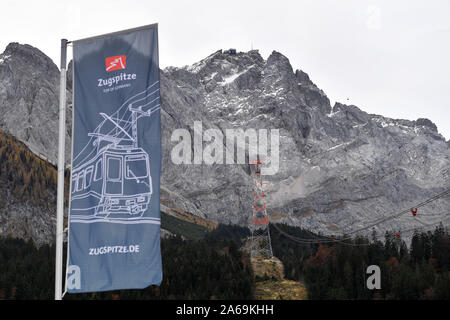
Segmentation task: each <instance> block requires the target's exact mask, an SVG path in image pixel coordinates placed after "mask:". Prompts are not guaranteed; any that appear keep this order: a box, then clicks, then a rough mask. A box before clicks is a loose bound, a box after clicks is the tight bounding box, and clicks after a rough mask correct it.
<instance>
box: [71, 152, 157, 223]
mask: <svg viewBox="0 0 450 320" xmlns="http://www.w3.org/2000/svg"><path fill="white" fill-rule="evenodd" d="M129 190H132V193H130V191H129ZM151 195H152V181H151V176H150V161H149V157H148V155H147V153H146V152H145V151H144V150H143V149H141V148H136V149H113V148H109V147H105V148H104V149H103V150H102V151H100V152H99V153H98V154H97V155H96V156H95V157H94V158H92V159H91V160H90V161H88V162H86V163H84V164H83V165H82V166H80V167H78V168H74V170H73V173H72V202H71V207H72V210H73V211H76V212H78V211H80V212H79V213H80V214H82V213H83V212H84V213H89V212H92V210H94V215H95V216H97V217H108V218H114V217H124V216H133V217H139V216H142V214H143V213H144V212H145V210H147V206H148V204H149V203H150V198H151Z"/></svg>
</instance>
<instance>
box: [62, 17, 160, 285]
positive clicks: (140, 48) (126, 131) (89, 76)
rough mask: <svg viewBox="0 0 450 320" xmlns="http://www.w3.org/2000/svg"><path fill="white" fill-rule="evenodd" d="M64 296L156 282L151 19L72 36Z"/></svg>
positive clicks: (156, 119) (155, 75)
mask: <svg viewBox="0 0 450 320" xmlns="http://www.w3.org/2000/svg"><path fill="white" fill-rule="evenodd" d="M73 70H74V74H73V84H74V89H73V90H74V111H73V150H72V172H71V186H70V216H69V246H68V248H69V251H68V266H67V270H66V271H67V272H66V290H67V292H69V293H78V292H93V291H107V290H116V289H132V288H145V287H147V286H149V285H154V284H155V285H159V284H160V283H161V280H162V270H161V251H160V207H159V183H160V172H161V119H160V102H161V101H160V92H159V88H160V85H159V65H158V28H157V25H150V26H145V27H141V28H137V29H132V30H127V31H123V32H118V33H113V34H109V35H104V36H99V37H94V38H89V39H84V40H79V41H75V42H73Z"/></svg>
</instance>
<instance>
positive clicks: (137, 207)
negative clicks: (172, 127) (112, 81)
mask: <svg viewBox="0 0 450 320" xmlns="http://www.w3.org/2000/svg"><path fill="white" fill-rule="evenodd" d="M155 84H156V83H155ZM155 84H153V85H151V86H150V87H149V88H147V89H146V90H145V91H143V92H141V93H139V94H137V95H135V96H133V97H132V98H130V99H129V100H127V101H126V103H124V104H123V105H122V106H121V107H120V108H119V109H118V110H117V111H116V112H114V113H113V114H112V115H106V114H104V113H100V115H101V116H102V117H103V118H104V120H103V121H102V122H101V123H100V124H99V125H98V126H97V128H96V129H95V130H94V131H93V132H91V133H89V134H88V135H89V136H90V137H91V140H90V142H89V143H88V144H87V145H86V146H85V148H83V150H82V151H81V152H80V153H79V154H78V155H77V156H76V157H75V160H77V162H76V165H75V166H74V167H73V169H72V180H71V183H72V185H71V202H70V206H71V219H72V221H75V220H77V221H84V222H86V223H87V222H89V221H94V220H96V219H97V220H96V221H98V219H101V218H107V219H122V220H123V219H125V220H127V219H134V218H140V217H142V216H143V215H144V213H145V211H146V210H147V208H148V207H149V204H150V200H151V196H152V193H153V189H152V177H151V171H150V159H149V158H150V157H149V155H148V153H147V152H146V151H145V150H144V149H142V148H141V147H139V144H138V135H137V127H138V119H139V118H143V117H150V116H151V115H152V114H153V113H155V112H156V111H158V110H159V109H160V104H159V89H154V90H153V89H152V87H153V86H154V85H155ZM84 153H86V154H84ZM78 159H80V160H78ZM74 219H75V220H74Z"/></svg>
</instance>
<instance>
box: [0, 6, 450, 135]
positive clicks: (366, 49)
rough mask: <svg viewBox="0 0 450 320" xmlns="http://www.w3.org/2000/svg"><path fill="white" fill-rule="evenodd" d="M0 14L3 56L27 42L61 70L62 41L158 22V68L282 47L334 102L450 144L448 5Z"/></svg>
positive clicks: (41, 9)
mask: <svg viewBox="0 0 450 320" xmlns="http://www.w3.org/2000/svg"><path fill="white" fill-rule="evenodd" d="M0 12H1V13H0V14H1V16H0V30H1V31H0V51H1V52H2V51H3V50H4V49H5V47H6V45H7V44H8V43H9V42H19V43H22V44H23V43H27V44H30V45H32V46H35V47H37V48H39V49H40V50H42V51H43V52H44V53H46V54H47V55H49V56H50V57H51V58H52V59H53V60H54V61H55V63H57V64H59V58H60V39H61V38H67V39H69V40H76V39H81V38H85V37H90V36H94V35H99V34H103V33H109V32H113V31H119V30H122V29H127V28H133V27H137V26H141V25H146V24H151V23H155V22H157V23H158V24H159V45H160V63H161V67H166V66H183V65H187V64H192V63H194V62H196V61H198V60H201V59H202V58H204V57H206V56H208V55H209V54H211V53H212V52H214V51H216V50H218V49H227V48H236V49H237V50H238V51H248V50H250V49H251V48H252V46H253V48H254V49H259V50H260V53H261V54H262V56H263V57H264V58H267V57H268V55H269V54H270V53H271V52H272V51H273V50H276V51H279V52H281V53H282V54H284V55H285V56H287V57H288V58H289V60H290V62H291V64H292V66H293V68H294V70H295V69H301V70H303V71H305V72H306V73H308V74H309V76H310V78H311V79H312V80H313V81H314V82H315V83H316V84H317V85H318V86H319V87H320V88H321V89H323V90H324V92H325V93H326V94H327V96H328V97H329V98H330V100H331V101H332V103H334V102H335V101H339V102H343V103H347V104H354V105H357V106H358V107H360V108H361V109H363V110H364V111H367V112H369V113H376V114H381V115H384V116H388V117H393V118H403V119H410V120H415V119H417V118H429V119H430V120H432V121H433V122H435V123H436V124H437V126H438V129H439V132H440V133H442V134H443V135H444V136H445V137H446V138H447V139H450V61H449V57H450V1H449V0H386V1H380V0H370V1H366V0H295V1H283V0H272V1H266V0H258V1H245V0H240V1H239V0H220V1H216V0H201V1H200V0H199V1H195V0H191V1H171V0H160V1H150V0H120V1H117V0H107V1H94V0H89V1H85V0H77V1H62V0H61V1H49V0H40V1H22V0H11V1H10V0H6V1H5V0H2V10H1V11H0ZM347 99H348V100H347Z"/></svg>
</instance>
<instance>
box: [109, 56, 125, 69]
mask: <svg viewBox="0 0 450 320" xmlns="http://www.w3.org/2000/svg"><path fill="white" fill-rule="evenodd" d="M126 67H127V56H126V55H122V56H113V57H108V58H106V59H105V68H106V71H107V72H111V71H114V70H121V69H125V68H126Z"/></svg>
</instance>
